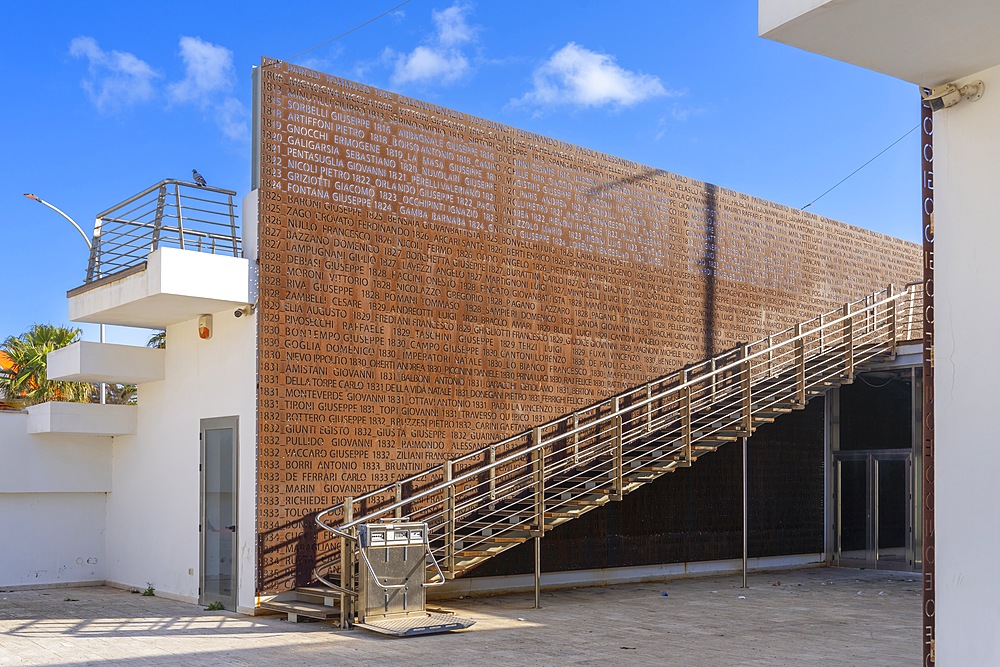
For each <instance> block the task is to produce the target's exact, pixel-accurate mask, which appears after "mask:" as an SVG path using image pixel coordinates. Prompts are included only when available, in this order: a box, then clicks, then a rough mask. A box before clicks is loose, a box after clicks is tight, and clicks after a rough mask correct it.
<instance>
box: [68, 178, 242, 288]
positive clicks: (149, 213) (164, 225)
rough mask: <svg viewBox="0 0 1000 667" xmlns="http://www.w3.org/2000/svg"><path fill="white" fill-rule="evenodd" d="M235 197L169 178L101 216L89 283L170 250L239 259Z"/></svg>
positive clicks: (220, 191) (91, 256)
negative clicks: (166, 248)
mask: <svg viewBox="0 0 1000 667" xmlns="http://www.w3.org/2000/svg"><path fill="white" fill-rule="evenodd" d="M235 195H236V192H235V191H233V190H224V189H222V188H213V187H210V186H198V185H196V184H194V183H188V182H186V181H177V180H173V179H168V180H164V181H160V182H159V183H157V184H156V185H153V186H150V187H148V188H146V189H145V190H143V191H142V192H140V193H139V194H137V195H134V196H132V197H129V198H128V199H126V200H125V201H123V202H121V203H120V204H117V205H116V206H112V207H111V208H109V209H108V210H106V211H104V212H103V213H99V214H98V216H97V220H96V221H95V222H94V241H93V246H92V248H91V251H90V261H89V263H88V265H87V278H86V281H85V282H86V283H92V282H94V281H95V280H99V279H101V278H104V277H107V276H109V275H112V274H115V273H119V272H121V271H124V270H126V269H129V268H132V267H133V266H138V265H140V264H142V263H143V262H145V261H146V257H147V256H148V255H149V253H151V252H152V251H154V250H156V249H158V248H164V247H169V248H180V249H181V250H194V251H197V252H208V253H212V254H224V255H231V256H233V257H239V256H240V236H239V232H238V226H237V224H236V207H235V204H234V202H233V197H234V196H235Z"/></svg>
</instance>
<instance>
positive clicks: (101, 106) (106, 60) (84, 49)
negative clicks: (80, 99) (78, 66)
mask: <svg viewBox="0 0 1000 667" xmlns="http://www.w3.org/2000/svg"><path fill="white" fill-rule="evenodd" d="M69 54H70V55H71V56H73V57H74V58H86V59H87V71H88V78H86V79H84V80H83V81H82V84H81V85H82V86H83V89H84V90H86V91H87V95H88V96H89V97H90V101H91V102H93V103H94V106H95V107H97V110H98V111H100V112H102V113H113V112H115V111H118V110H120V109H123V108H125V107H130V106H133V105H135V104H138V103H140V102H145V101H147V100H150V99H152V98H153V96H154V95H155V94H156V91H155V89H154V88H153V81H154V80H155V79H157V78H159V77H160V74H159V72H157V71H156V70H154V69H153V68H152V67H151V66H150V65H149V64H148V63H147V62H145V61H143V60H141V59H139V58H137V57H136V56H135V55H133V54H131V53H126V52H123V51H104V50H103V49H101V47H100V46H99V45H98V43H97V40H96V39H94V38H93V37H77V38H75V39H73V40H72V41H71V42H70V43H69Z"/></svg>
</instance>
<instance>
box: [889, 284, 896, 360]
mask: <svg viewBox="0 0 1000 667" xmlns="http://www.w3.org/2000/svg"><path fill="white" fill-rule="evenodd" d="M887 294H888V296H889V298H890V299H891V301H889V345H890V346H891V347H892V352H893V354H895V353H896V325H897V322H896V299H893V298H892V297H894V296H895V295H896V291H895V287H894V286H893V284H892V283H889V289H888V290H887Z"/></svg>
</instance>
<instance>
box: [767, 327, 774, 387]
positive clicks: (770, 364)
mask: <svg viewBox="0 0 1000 667" xmlns="http://www.w3.org/2000/svg"><path fill="white" fill-rule="evenodd" d="M773 374H774V336H768V337H767V379H768V380H770V379H771V376H772V375H773Z"/></svg>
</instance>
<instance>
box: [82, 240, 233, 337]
mask: <svg viewBox="0 0 1000 667" xmlns="http://www.w3.org/2000/svg"><path fill="white" fill-rule="evenodd" d="M250 280H251V276H250V262H249V260H247V259H245V258H243V257H231V256H226V255H213V254H208V253H203V252H192V251H188V250H180V249H178V248H160V249H158V250H154V251H153V252H151V253H150V254H149V256H148V257H147V258H146V262H145V263H144V264H139V265H137V266H134V267H132V268H131V269H128V270H125V271H122V272H120V273H117V274H115V275H112V276H109V277H107V278H104V279H99V280H96V281H94V282H92V283H88V284H87V285H84V286H82V287H78V288H76V289H73V290H70V291H69V292H67V294H66V296H67V297H68V298H69V319H70V320H72V321H73V322H93V323H98V324H120V325H125V326H135V327H149V328H153V329H165V328H166V327H167V326H168V325H171V324H177V323H178V322H184V321H186V320H191V319H194V318H197V317H198V316H199V315H201V314H204V313H214V312H218V311H220V310H225V309H227V308H237V307H239V306H244V305H246V304H247V303H249V302H250Z"/></svg>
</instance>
